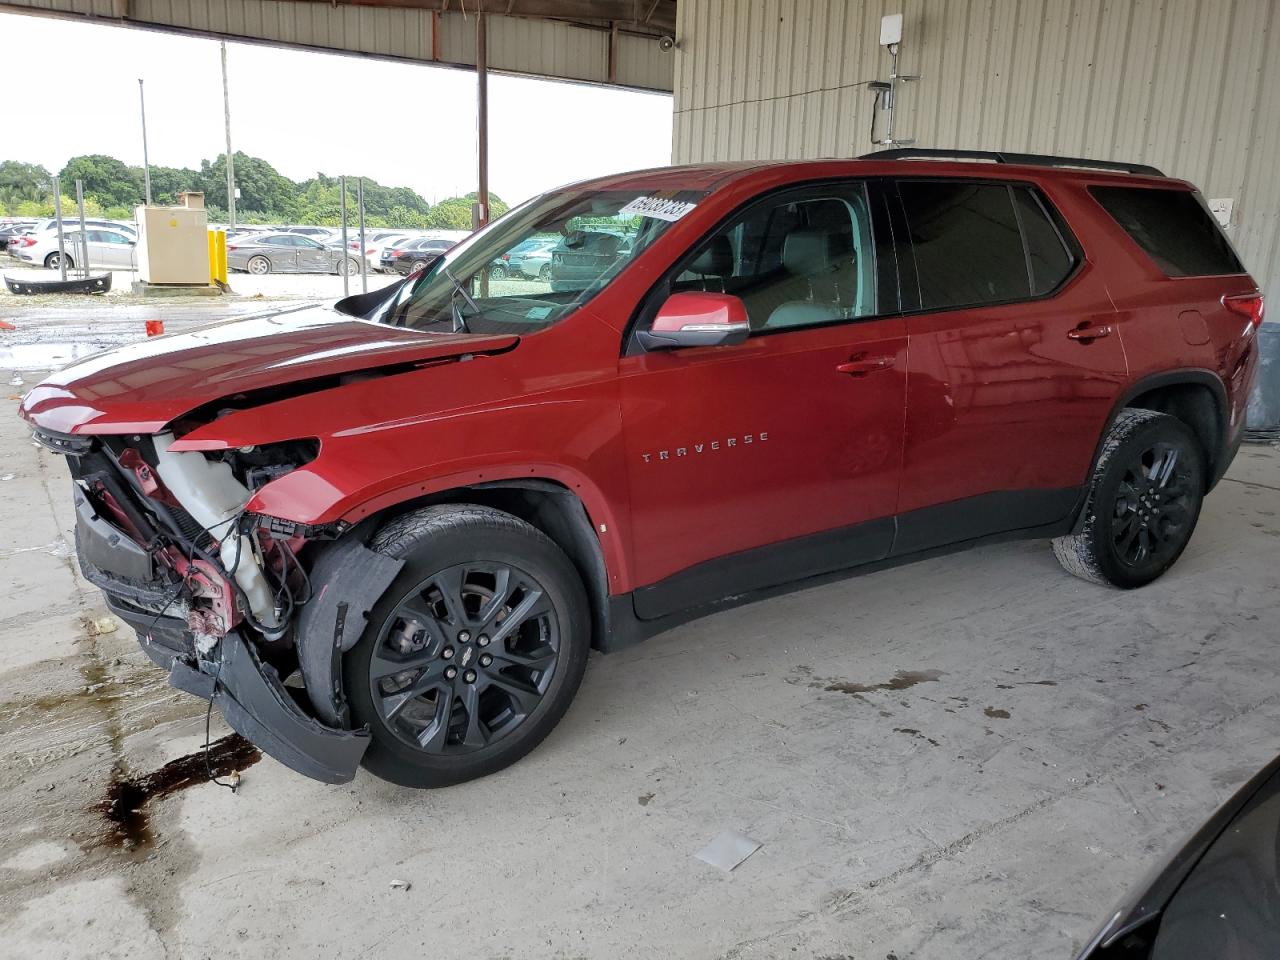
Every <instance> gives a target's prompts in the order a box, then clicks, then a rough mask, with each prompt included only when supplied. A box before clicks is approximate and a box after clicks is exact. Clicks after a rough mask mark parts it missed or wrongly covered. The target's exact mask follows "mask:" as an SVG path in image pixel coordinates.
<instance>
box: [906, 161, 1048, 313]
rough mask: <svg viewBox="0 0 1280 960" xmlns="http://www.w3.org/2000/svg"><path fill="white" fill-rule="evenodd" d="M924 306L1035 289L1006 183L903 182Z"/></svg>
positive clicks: (1005, 296)
mask: <svg viewBox="0 0 1280 960" xmlns="http://www.w3.org/2000/svg"><path fill="white" fill-rule="evenodd" d="M898 191H899V193H900V195H901V196H902V204H903V207H904V208H905V210H906V214H907V223H908V225H909V227H910V230H911V243H912V246H913V247H914V249H915V257H916V270H917V273H918V275H919V278H920V301H921V302H920V306H921V308H922V309H924V310H940V309H945V308H947V307H960V306H966V305H969V304H981V303H999V302H1001V301H1004V300H1017V299H1019V298H1025V297H1027V296H1029V295H1030V293H1031V285H1030V281H1029V279H1028V277H1027V259H1026V255H1025V253H1024V252H1023V249H1022V237H1021V235H1020V234H1019V232H1018V219H1017V217H1016V216H1015V214H1014V210H1013V200H1012V198H1011V197H1010V191H1009V188H1008V187H1007V186H1006V185H1005V184H993V183H966V182H964V181H956V180H947V181H939V180H903V181H901V182H900V183H899V184H898Z"/></svg>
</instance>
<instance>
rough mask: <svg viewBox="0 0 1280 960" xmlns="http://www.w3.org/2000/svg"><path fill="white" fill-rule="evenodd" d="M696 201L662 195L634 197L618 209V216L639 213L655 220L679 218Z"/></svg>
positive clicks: (692, 206) (674, 219) (694, 205)
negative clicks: (689, 201) (691, 201)
mask: <svg viewBox="0 0 1280 960" xmlns="http://www.w3.org/2000/svg"><path fill="white" fill-rule="evenodd" d="M696 206H697V204H696V203H688V202H686V201H684V200H666V199H664V198H662V197H636V198H635V199H634V200H632V201H631V202H630V203H628V204H627V205H626V206H625V207H623V208H622V209H621V210H619V211H618V215H619V216H628V215H639V216H642V217H653V218H654V219H655V220H670V221H672V222H674V221H676V220H679V219H680V218H681V217H683V216H684V215H685V214H686V213H688V212H689V211H690V210H692V209H693V208H694V207H696Z"/></svg>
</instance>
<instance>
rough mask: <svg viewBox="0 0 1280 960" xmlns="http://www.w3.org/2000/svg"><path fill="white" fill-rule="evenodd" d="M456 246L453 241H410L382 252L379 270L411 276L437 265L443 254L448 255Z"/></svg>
mask: <svg viewBox="0 0 1280 960" xmlns="http://www.w3.org/2000/svg"><path fill="white" fill-rule="evenodd" d="M455 245H456V244H455V243H454V241H452V240H429V239H422V240H410V241H408V242H407V243H403V244H401V245H400V246H398V247H387V248H386V249H384V250H383V251H382V259H381V261H380V264H379V269H381V270H382V271H384V272H386V273H399V274H402V275H404V274H410V273H415V272H417V271H418V270H422V269H424V268H425V267H428V266H430V265H431V264H433V263H435V262H436V260H438V259H439V258H440V256H441V254H444V253H447V252H448V251H449V250H451V249H452V248H453V247H454V246H455Z"/></svg>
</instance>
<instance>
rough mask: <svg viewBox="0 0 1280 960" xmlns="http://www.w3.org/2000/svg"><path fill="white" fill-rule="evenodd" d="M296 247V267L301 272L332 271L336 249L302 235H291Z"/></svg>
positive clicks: (336, 256) (336, 255) (336, 253)
mask: <svg viewBox="0 0 1280 960" xmlns="http://www.w3.org/2000/svg"><path fill="white" fill-rule="evenodd" d="M293 242H294V243H295V244H296V245H297V248H298V269H299V270H300V271H302V272H303V273H332V272H333V269H334V266H333V265H334V263H335V262H336V261H337V258H338V251H337V250H330V249H329V248H328V247H326V246H324V244H322V243H318V242H317V241H315V240H312V239H311V238H310V237H304V236H302V235H301V234H298V235H297V236H295V237H293Z"/></svg>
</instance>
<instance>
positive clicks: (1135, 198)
mask: <svg viewBox="0 0 1280 960" xmlns="http://www.w3.org/2000/svg"><path fill="white" fill-rule="evenodd" d="M1089 192H1090V193H1092V194H1093V196H1094V198H1095V199H1096V200H1097V201H1098V202H1099V203H1100V204H1102V206H1103V208H1104V209H1105V210H1106V211H1107V213H1109V214H1111V216H1112V217H1113V218H1114V219H1115V221H1116V223H1118V224H1120V226H1122V227H1124V229H1125V232H1126V233H1128V234H1129V236H1131V237H1132V238H1133V240H1134V242H1135V243H1137V244H1138V246H1140V247H1141V248H1142V249H1143V250H1144V251H1146V253H1147V256H1149V257H1151V259H1152V260H1154V261H1155V263H1156V266H1158V267H1159V268H1160V269H1161V270H1162V271H1164V273H1165V274H1166V275H1167V276H1170V277H1208V276H1220V275H1222V274H1229V273H1244V266H1243V265H1242V264H1241V263H1240V258H1239V257H1237V256H1236V254H1235V251H1234V250H1232V249H1231V244H1230V243H1228V242H1227V238H1226V237H1225V236H1224V235H1223V233H1222V231H1221V230H1220V229H1219V228H1218V223H1217V221H1216V220H1214V219H1213V215H1212V214H1210V213H1209V211H1208V210H1206V209H1205V207H1204V204H1202V203H1201V202H1200V198H1199V197H1198V196H1197V195H1196V194H1194V193H1190V192H1188V191H1186V190H1164V189H1160V188H1151V187H1090V188H1089Z"/></svg>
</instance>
